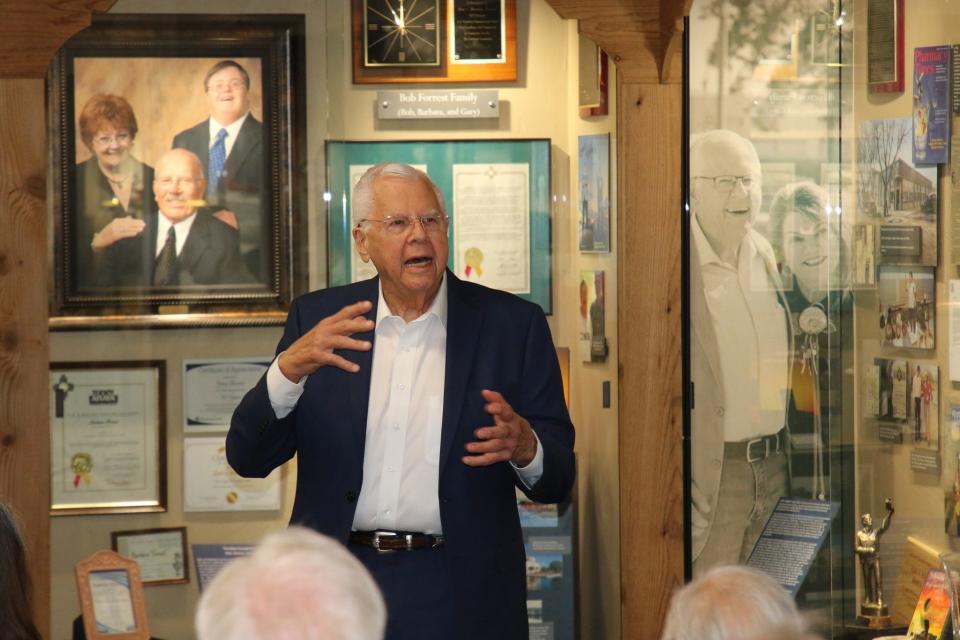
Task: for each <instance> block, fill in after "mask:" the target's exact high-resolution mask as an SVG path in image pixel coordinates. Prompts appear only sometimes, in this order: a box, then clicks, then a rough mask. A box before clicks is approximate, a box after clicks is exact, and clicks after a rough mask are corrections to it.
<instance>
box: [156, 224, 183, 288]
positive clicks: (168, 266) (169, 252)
mask: <svg viewBox="0 0 960 640" xmlns="http://www.w3.org/2000/svg"><path fill="white" fill-rule="evenodd" d="M178 275H179V274H178V273H177V232H176V230H175V229H174V228H173V227H170V229H169V231H167V240H166V242H164V243H163V249H161V250H160V254H159V255H158V256H157V259H156V261H155V262H154V263H153V284H155V285H157V286H165V285H173V284H178V281H179V277H178Z"/></svg>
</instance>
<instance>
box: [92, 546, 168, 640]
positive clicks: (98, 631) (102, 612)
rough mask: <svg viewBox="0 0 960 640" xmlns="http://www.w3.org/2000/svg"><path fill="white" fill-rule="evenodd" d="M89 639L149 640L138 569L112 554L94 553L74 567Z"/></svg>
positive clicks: (105, 552) (132, 563)
mask: <svg viewBox="0 0 960 640" xmlns="http://www.w3.org/2000/svg"><path fill="white" fill-rule="evenodd" d="M74 575H75V576H76V579H77V593H78V594H79V596H80V609H81V612H82V616H83V630H84V632H85V634H86V636H87V638H88V639H89V640H106V639H110V640H148V639H149V638H150V628H149V623H148V622H147V607H146V604H145V602H144V599H143V585H142V584H141V582H140V567H139V565H138V564H137V563H136V561H134V560H128V559H126V558H123V557H121V556H120V555H119V554H118V553H116V552H115V551H97V552H96V553H95V554H93V555H92V556H90V557H89V558H87V559H86V560H82V561H81V562H78V563H77V565H76V567H75V568H74Z"/></svg>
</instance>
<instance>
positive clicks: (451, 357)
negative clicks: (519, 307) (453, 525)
mask: <svg viewBox="0 0 960 640" xmlns="http://www.w3.org/2000/svg"><path fill="white" fill-rule="evenodd" d="M482 325H483V308H482V307H481V306H480V305H479V304H477V303H476V301H475V300H473V299H472V298H471V296H470V295H469V290H468V289H467V287H466V286H464V284H463V283H462V282H461V281H460V280H458V279H457V277H456V276H455V275H453V273H451V272H450V270H447V357H446V365H445V367H444V368H445V372H444V383H443V427H442V430H441V435H440V476H441V477H442V476H443V470H444V468H445V467H446V464H447V460H448V459H449V458H450V455H451V449H452V447H453V442H454V440H455V438H456V433H457V427H458V426H459V425H460V422H461V414H462V413H463V407H464V404H465V402H464V400H465V397H466V392H467V382H468V380H469V379H470V372H471V371H472V370H473V360H474V357H475V355H476V350H477V342H478V339H479V337H480V328H481V326H482ZM473 426H475V427H479V426H482V425H479V424H478V425H473ZM468 427H470V425H468ZM458 453H461V452H458Z"/></svg>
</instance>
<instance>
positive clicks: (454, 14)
mask: <svg viewBox="0 0 960 640" xmlns="http://www.w3.org/2000/svg"><path fill="white" fill-rule="evenodd" d="M516 9H517V7H516V0H352V16H353V81H354V83H356V84H372V83H405V82H406V83H413V82H417V83H447V82H509V81H514V80H516V79H517V21H516V12H517V11H516Z"/></svg>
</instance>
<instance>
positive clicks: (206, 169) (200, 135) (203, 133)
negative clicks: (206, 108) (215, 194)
mask: <svg viewBox="0 0 960 640" xmlns="http://www.w3.org/2000/svg"><path fill="white" fill-rule="evenodd" d="M198 129H199V131H197V139H198V141H199V144H197V149H198V150H199V149H202V150H203V151H202V152H201V153H198V154H197V156H198V157H199V158H200V165H201V166H202V167H203V177H204V178H206V180H207V182H209V181H210V119H209V118H207V119H206V120H204V121H203V122H202V123H201V124H200V126H199V127H198Z"/></svg>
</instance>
